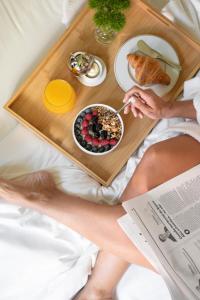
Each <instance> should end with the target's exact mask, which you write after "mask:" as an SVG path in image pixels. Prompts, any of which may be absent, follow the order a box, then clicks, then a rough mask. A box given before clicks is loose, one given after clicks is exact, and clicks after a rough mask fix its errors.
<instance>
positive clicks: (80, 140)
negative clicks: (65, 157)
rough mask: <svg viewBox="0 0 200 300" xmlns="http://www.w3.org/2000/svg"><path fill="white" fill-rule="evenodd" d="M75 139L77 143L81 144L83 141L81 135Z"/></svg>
mask: <svg viewBox="0 0 200 300" xmlns="http://www.w3.org/2000/svg"><path fill="white" fill-rule="evenodd" d="M76 138H77V141H78V142H79V143H81V142H82V140H83V137H82V136H81V135H77V136H76Z"/></svg>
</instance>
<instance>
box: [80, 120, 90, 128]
mask: <svg viewBox="0 0 200 300" xmlns="http://www.w3.org/2000/svg"><path fill="white" fill-rule="evenodd" d="M88 124H89V123H88V121H87V120H83V122H82V124H81V125H82V127H83V128H85V127H88Z"/></svg>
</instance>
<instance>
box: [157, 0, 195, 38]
mask: <svg viewBox="0 0 200 300" xmlns="http://www.w3.org/2000/svg"><path fill="white" fill-rule="evenodd" d="M162 14H163V15H165V16H166V17H167V18H168V19H170V20H171V21H173V22H175V23H178V24H180V25H181V26H182V27H183V28H185V29H186V31H188V32H189V33H190V34H191V35H192V36H193V37H194V38H196V39H198V40H200V1H199V0H170V1H169V3H168V4H167V5H166V6H165V7H164V8H163V9H162Z"/></svg>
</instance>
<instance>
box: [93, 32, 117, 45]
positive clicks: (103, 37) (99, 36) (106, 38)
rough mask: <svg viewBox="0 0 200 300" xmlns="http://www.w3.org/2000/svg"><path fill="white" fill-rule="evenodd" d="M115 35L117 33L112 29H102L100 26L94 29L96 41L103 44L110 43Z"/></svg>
mask: <svg viewBox="0 0 200 300" xmlns="http://www.w3.org/2000/svg"><path fill="white" fill-rule="evenodd" d="M116 35H117V33H116V31H114V30H112V29H102V28H96V29H95V38H96V41H97V42H99V43H101V44H103V45H108V44H110V43H112V41H113V40H114V39H115V37H116Z"/></svg>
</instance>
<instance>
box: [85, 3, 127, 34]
mask: <svg viewBox="0 0 200 300" xmlns="http://www.w3.org/2000/svg"><path fill="white" fill-rule="evenodd" d="M89 6H90V7H91V8H94V9H95V10H96V13H95V15H94V22H95V24H96V26H97V27H99V28H101V29H103V30H106V31H109V30H114V31H117V32H118V31H120V30H121V29H122V28H123V27H124V25H125V23H126V18H125V15H124V14H123V12H122V11H123V10H125V9H126V8H128V7H129V6H130V0H89Z"/></svg>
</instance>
